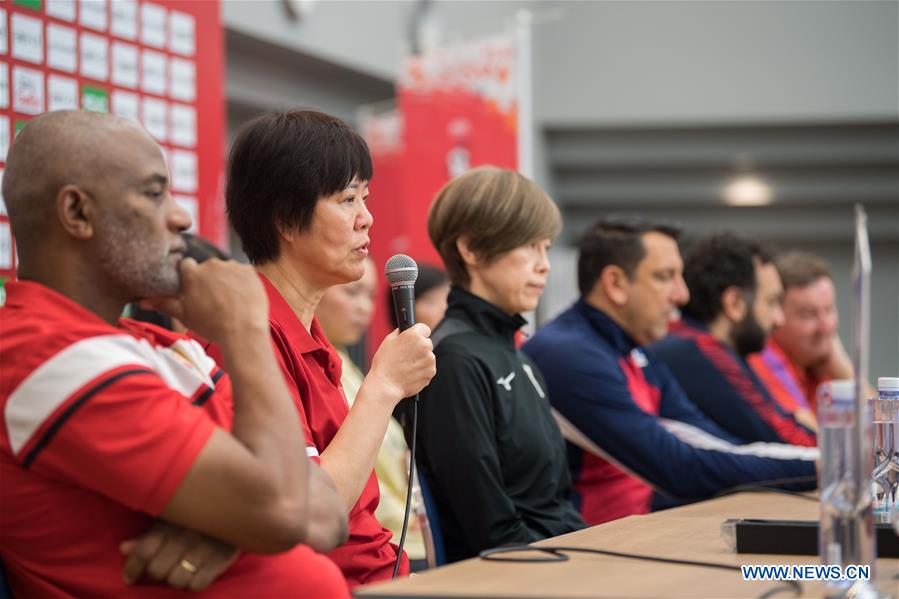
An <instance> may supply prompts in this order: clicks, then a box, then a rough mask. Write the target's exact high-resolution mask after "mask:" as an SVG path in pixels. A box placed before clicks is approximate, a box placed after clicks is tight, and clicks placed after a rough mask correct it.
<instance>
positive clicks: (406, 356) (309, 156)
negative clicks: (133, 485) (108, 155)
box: [226, 110, 434, 587]
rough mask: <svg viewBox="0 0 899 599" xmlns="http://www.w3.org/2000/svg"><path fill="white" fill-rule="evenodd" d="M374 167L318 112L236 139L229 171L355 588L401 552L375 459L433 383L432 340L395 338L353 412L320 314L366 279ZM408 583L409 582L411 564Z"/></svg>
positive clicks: (264, 123) (242, 232) (258, 125)
mask: <svg viewBox="0 0 899 599" xmlns="http://www.w3.org/2000/svg"><path fill="white" fill-rule="evenodd" d="M371 176H372V166H371V157H370V156H369V153H368V147H367V146H366V144H365V141H364V140H363V139H362V138H361V137H360V136H359V135H358V134H357V133H356V132H355V131H353V130H352V129H350V128H349V127H348V126H347V125H346V124H345V123H344V122H343V121H341V120H340V119H337V118H335V117H332V116H329V115H326V114H323V113H320V112H314V111H308V110H302V111H289V112H283V113H275V114H267V115H263V116H261V117H258V118H256V119H254V120H252V121H250V122H249V123H247V124H246V125H245V126H244V127H243V128H242V129H241V131H240V132H239V133H238V135H237V138H236V139H235V141H234V145H233V147H232V150H231V156H230V159H229V164H228V185H227V191H226V203H227V210H228V218H229V220H230V222H231V225H232V226H233V227H234V230H235V231H236V232H237V235H238V236H239V237H240V240H241V243H242V245H243V249H244V252H245V253H246V254H247V257H248V258H249V259H250V261H251V262H252V263H253V264H254V266H255V267H256V270H257V271H258V272H259V276H260V279H262V282H263V284H264V286H265V288H266V291H267V293H268V297H269V324H270V327H271V335H272V342H273V343H274V345H275V348H276V354H277V357H278V360H279V361H280V363H281V367H282V370H283V372H284V375H285V377H286V379H287V381H288V385H289V386H290V387H291V390H292V392H293V393H294V399H295V400H296V406H297V411H298V414H299V417H300V420H301V421H302V424H303V428H304V430H305V432H306V454H307V455H308V456H309V457H310V458H311V459H313V460H316V461H318V462H319V463H320V464H321V467H322V469H323V470H324V471H325V472H326V473H327V474H328V475H329V476H330V477H331V479H332V480H333V482H334V485H335V487H336V488H337V491H338V494H339V495H340V497H341V498H342V499H343V500H344V502H345V503H346V508H347V511H348V512H349V533H350V538H349V541H347V543H346V544H345V545H343V546H341V547H339V548H337V549H336V550H334V551H333V552H331V553H330V554H329V555H330V557H331V558H332V559H333V560H334V561H335V562H336V563H337V565H338V566H340V568H341V570H342V571H343V573H344V575H345V576H346V577H347V581H348V582H349V583H350V586H351V587H352V586H355V585H358V584H364V583H367V582H372V581H376V580H384V579H387V578H389V577H390V575H391V573H392V570H393V566H394V562H395V560H396V558H397V548H396V546H395V545H393V544H392V543H390V542H389V541H390V536H391V535H390V532H389V531H388V530H386V529H384V528H383V527H382V526H381V525H380V524H379V523H378V521H377V519H376V518H375V516H374V511H375V507H376V506H377V505H378V499H379V494H378V482H377V479H376V478H375V475H374V472H373V467H374V464H375V457H376V456H377V454H378V448H379V446H380V444H381V440H382V439H383V438H384V432H385V430H386V429H387V423H388V421H389V419H390V416H391V413H392V411H393V408H394V406H395V405H396V404H397V402H399V401H400V400H401V399H402V398H404V397H408V396H410V395H414V394H415V393H417V392H418V391H419V390H420V389H421V388H422V387H423V386H424V385H425V384H427V382H428V381H429V380H430V378H431V377H432V376H433V374H434V356H433V354H432V352H431V342H430V340H429V339H428V335H429V334H430V330H429V329H428V328H427V327H426V326H424V325H416V326H415V327H413V328H411V329H409V330H408V331H405V332H403V333H402V334H399V333H398V332H397V331H394V332H393V333H391V334H390V335H389V336H388V337H387V338H386V339H385V340H384V342H383V343H382V344H381V347H380V349H379V350H378V352H377V353H376V354H375V356H374V359H373V362H372V366H371V370H370V372H369V375H368V376H367V377H366V378H365V380H364V381H363V383H362V386H361V387H360V388H359V391H358V393H357V395H356V400H355V402H354V403H353V406H352V409H350V408H349V407H348V405H347V402H346V398H345V396H344V393H343V389H342V387H341V386H340V376H341V361H340V358H339V357H338V355H337V352H336V351H335V350H334V348H333V347H332V346H331V344H330V343H329V342H328V340H327V339H326V338H325V335H324V333H323V332H322V329H321V327H320V326H319V324H318V321H317V320H316V319H315V317H314V314H315V309H316V306H317V305H318V303H319V300H320V299H321V297H322V295H323V293H324V292H325V290H326V289H328V288H329V287H331V286H333V285H339V284H343V283H349V282H351V281H355V280H357V279H359V278H360V277H362V275H363V272H364V268H365V261H366V258H367V256H368V247H369V239H368V233H369V229H370V227H371V225H372V216H371V213H370V212H369V211H368V208H367V207H366V198H367V197H368V181H369V179H370V178H371ZM402 563H403V567H402V568H401V572H403V573H405V572H408V560H406V559H405V558H404V559H403V561H402Z"/></svg>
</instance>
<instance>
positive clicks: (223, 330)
mask: <svg viewBox="0 0 899 599" xmlns="http://www.w3.org/2000/svg"><path fill="white" fill-rule="evenodd" d="M166 173H167V169H166V166H165V163H164V161H163V158H162V155H161V153H160V151H159V149H158V147H157V146H156V144H155V143H154V142H153V141H152V139H150V137H149V136H148V135H147V134H146V132H145V131H143V130H142V129H140V127H138V126H137V125H134V124H133V123H130V122H128V121H126V120H124V119H120V118H117V117H112V116H109V115H100V114H96V113H82V112H60V113H50V114H47V115H43V116H41V117H38V118H37V119H35V120H33V121H31V122H30V123H29V124H28V125H27V126H26V127H25V128H24V129H23V130H22V132H21V133H20V134H19V135H18V136H17V138H16V140H15V142H14V143H13V145H12V147H11V149H10V152H9V155H8V161H7V166H6V172H5V177H4V181H3V195H4V198H5V201H6V204H7V210H8V213H9V217H10V220H11V222H12V227H13V231H14V232H15V234H16V240H17V247H18V250H19V252H18V253H19V259H20V266H19V277H20V280H19V281H16V282H12V283H10V284H9V285H8V286H7V303H6V306H5V307H3V308H2V309H0V323H2V324H0V351H2V354H3V368H2V369H0V408H2V410H0V424H2V426H0V478H2V480H3V484H2V485H0V504H2V505H3V510H2V511H0V559H2V561H3V564H4V566H5V568H6V571H7V576H8V578H9V581H10V584H11V586H12V589H13V592H14V594H15V595H16V596H22V597H34V596H41V597H99V596H125V595H127V596H133V597H160V596H175V595H182V594H185V591H181V590H178V589H175V588H170V587H160V586H158V585H152V584H141V585H137V586H134V587H130V588H129V587H127V586H126V583H125V581H124V579H123V577H122V574H121V570H122V566H123V562H124V561H125V560H124V558H123V557H122V555H121V554H120V553H119V545H120V543H122V542H123V541H127V540H128V539H131V538H134V537H135V536H137V535H139V534H141V532H143V531H144V530H146V529H147V527H148V526H149V525H150V524H151V523H152V521H153V517H157V516H158V517H161V518H163V519H165V520H168V521H169V522H171V523H174V524H176V525H179V526H182V527H187V528H191V529H193V530H195V531H197V532H198V533H203V534H205V535H209V536H210V537H216V538H218V539H221V540H222V541H225V542H227V543H229V544H232V545H235V546H237V547H240V548H242V549H244V550H246V551H248V552H253V554H250V553H248V554H246V555H245V556H243V557H240V558H239V559H237V561H236V563H234V565H233V566H231V567H230V568H229V569H228V570H227V572H225V573H224V574H223V575H222V576H221V577H220V578H219V579H218V580H216V581H215V582H214V583H212V585H211V586H209V587H208V589H207V593H208V595H209V596H219V597H221V596H250V595H252V596H266V597H287V596H305V597H322V596H346V595H347V588H346V584H345V582H344V580H343V578H342V576H341V575H340V572H339V571H338V570H337V568H336V567H335V566H334V565H333V563H332V562H331V561H330V560H328V559H327V558H324V557H322V556H319V555H316V554H315V553H314V551H313V550H312V549H310V548H309V547H307V546H303V545H298V543H302V542H307V541H309V540H310V539H312V538H315V539H319V540H321V543H320V546H318V547H317V548H318V549H319V550H328V549H330V548H332V547H333V546H335V545H336V544H337V543H339V542H340V541H342V540H343V538H345V520H344V519H343V514H342V513H341V511H340V510H338V509H335V508H333V507H329V506H332V505H333V504H334V503H335V502H336V499H335V493H334V489H333V488H329V487H328V486H327V485H319V488H317V489H316V492H315V493H314V494H311V493H310V479H311V478H316V477H311V476H310V472H314V469H315V467H314V466H308V465H307V462H306V460H303V459H299V458H300V456H302V455H303V454H304V448H303V443H302V440H301V439H300V438H299V435H300V434H301V433H300V428H299V426H298V425H297V422H296V418H295V416H294V414H295V409H294V407H293V405H292V402H291V401H290V394H289V392H288V390H287V388H286V385H285V382H284V379H283V377H282V376H281V375H280V373H279V370H278V366H277V362H276V360H275V359H274V356H273V355H272V350H271V345H270V341H269V334H268V326H267V322H266V313H267V301H266V298H265V293H264V291H263V289H262V288H261V286H260V285H259V284H258V282H257V280H256V276H255V274H254V273H253V272H252V270H251V269H249V268H248V267H244V266H240V265H237V264H233V263H232V264H228V263H223V262H218V261H212V262H210V263H207V264H204V265H202V266H197V265H196V263H194V262H193V261H192V260H189V259H185V260H182V255H183V251H184V247H183V242H182V241H181V239H180V236H179V233H180V231H182V230H184V229H186V228H187V227H188V226H189V224H190V218H189V217H188V216H187V214H186V213H185V212H184V210H183V209H181V208H180V207H178V205H177V204H176V203H175V202H174V201H173V200H172V198H171V196H170V194H169V189H168V181H167V174H166ZM148 297H151V298H152V297H155V298H159V299H158V300H157V305H158V306H159V307H164V308H165V309H166V310H167V311H169V312H170V313H172V314H173V315H174V316H177V317H178V318H179V319H181V320H183V321H184V322H186V323H188V324H189V325H190V326H191V327H193V328H194V329H195V330H197V331H198V332H200V333H202V334H203V335H204V336H206V337H208V338H209V339H212V340H214V341H216V342H217V343H218V344H219V346H220V347H221V348H222V356H223V364H224V365H225V366H226V367H227V369H228V371H229V373H230V378H229V377H228V376H225V375H223V373H222V372H221V371H220V370H219V369H218V368H217V367H216V366H215V363H214V362H213V361H212V360H211V359H210V358H208V357H207V356H206V355H205V354H204V353H203V352H202V350H201V348H200V347H199V345H198V344H196V343H194V342H192V341H190V340H187V339H185V338H182V337H178V336H175V335H172V334H168V333H166V332H164V331H161V330H159V329H156V328H155V327H152V326H143V325H140V324H137V323H133V322H129V321H122V320H119V314H121V312H122V309H123V308H124V306H125V304H126V303H128V302H129V301H133V300H135V299H140V298H148ZM232 385H233V398H232ZM232 399H233V401H232ZM219 401H222V402H226V403H228V404H229V407H232V408H233V424H234V426H233V433H230V434H229V433H228V432H225V430H223V429H222V428H220V427H219V426H217V425H216V422H214V421H213V419H211V418H210V417H209V415H208V413H207V412H206V411H204V410H203V409H201V408H199V407H198V406H197V405H193V404H200V403H204V404H209V403H210V402H219ZM316 479H317V480H320V479H318V478H316ZM310 514H316V515H318V517H317V518H310ZM322 527H324V528H326V529H327V530H326V531H322V530H321V529H322ZM204 547H205V545H203V546H196V547H194V546H187V547H185V548H184V551H183V552H182V553H179V554H177V555H172V556H170V559H168V567H167V568H161V569H160V564H161V563H162V562H161V561H157V562H156V563H155V564H154V568H155V569H154V570H153V571H151V572H149V573H150V574H151V576H153V577H155V578H158V579H160V580H165V581H167V582H168V583H169V584H170V585H172V586H173V587H179V588H184V589H203V588H205V587H207V585H209V584H210V582H211V579H212V576H213V575H214V574H213V573H210V572H207V569H206V568H205V564H204V560H205V559H206V558H208V557H209V553H208V552H207V550H206V549H205V548H204ZM277 552H281V553H278V555H273V556H265V555H261V554H267V553H277ZM144 582H146V581H144ZM192 595H193V596H196V594H192Z"/></svg>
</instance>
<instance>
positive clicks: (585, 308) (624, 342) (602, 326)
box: [572, 298, 638, 356]
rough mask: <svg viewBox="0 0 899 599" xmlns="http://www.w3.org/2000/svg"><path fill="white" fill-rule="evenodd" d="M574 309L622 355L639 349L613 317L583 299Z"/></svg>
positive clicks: (575, 304) (577, 302)
mask: <svg viewBox="0 0 899 599" xmlns="http://www.w3.org/2000/svg"><path fill="white" fill-rule="evenodd" d="M572 309H573V310H574V311H575V312H577V313H578V314H580V315H581V316H582V317H583V318H584V319H585V320H586V321H587V322H588V323H589V324H590V326H591V327H592V328H593V330H594V331H596V332H597V333H598V334H599V335H600V336H601V337H602V338H603V339H605V340H606V341H607V342H608V343H609V344H610V345H611V346H612V348H613V349H614V350H615V351H616V352H618V353H619V354H620V355H622V356H623V355H625V354H629V353H630V352H631V351H633V350H634V348H636V347H638V345H637V342H636V341H634V339H633V338H632V337H631V336H630V335H628V334H627V332H626V331H625V330H624V329H623V328H621V325H619V324H618V323H617V322H615V321H614V320H612V317H611V316H609V315H608V314H606V313H605V312H603V311H602V310H599V309H598V308H594V307H593V306H591V305H590V304H588V303H587V302H586V301H584V299H583V298H581V299H579V300H578V301H576V302H575V303H574V306H572Z"/></svg>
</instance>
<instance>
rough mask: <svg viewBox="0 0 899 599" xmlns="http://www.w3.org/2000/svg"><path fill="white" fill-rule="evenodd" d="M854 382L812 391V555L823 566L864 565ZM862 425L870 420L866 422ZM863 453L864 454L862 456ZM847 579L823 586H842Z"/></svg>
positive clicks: (863, 491) (865, 504) (867, 509)
mask: <svg viewBox="0 0 899 599" xmlns="http://www.w3.org/2000/svg"><path fill="white" fill-rule="evenodd" d="M866 407H867V406H866ZM855 418H856V408H855V381H852V380H837V381H830V382H827V383H823V384H822V385H821V386H820V387H818V427H819V430H818V447H819V448H820V450H821V476H820V481H819V484H820V489H821V521H820V525H819V528H818V551H819V554H820V556H821V562H822V563H823V564H824V565H828V566H840V567H842V568H844V569H845V567H846V566H849V565H855V564H870V565H871V567H872V570H873V566H874V564H873V561H874V531H873V520H872V512H871V499H870V495H869V493H868V491H869V489H868V485H865V484H861V485H859V484H858V481H856V478H857V477H856V476H855V474H856V472H855V466H854V464H855V463H856V461H857V460H856V458H857V457H858V455H859V454H858V452H859V444H858V443H856V442H854V441H853V431H852V429H853V424H854V423H855ZM863 422H870V421H869V420H868V419H867V418H866V419H865V420H864V421H863ZM867 451H868V450H865V453H867ZM851 584H852V583H851V582H850V581H834V582H830V583H828V586H830V587H831V588H833V587H836V588H848V587H849V586H851Z"/></svg>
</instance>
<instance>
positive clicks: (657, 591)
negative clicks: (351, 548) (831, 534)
mask: <svg viewBox="0 0 899 599" xmlns="http://www.w3.org/2000/svg"><path fill="white" fill-rule="evenodd" d="M728 518H776V519H793V520H817V518H818V504H817V503H816V502H812V501H807V500H805V499H802V498H799V497H792V496H788V495H781V494H774V493H741V494H739V495H732V496H729V497H722V498H719V499H713V500H710V501H704V502H701V503H696V504H693V505H689V506H685V507H681V508H675V509H671V510H666V511H663V512H657V513H654V514H647V515H645V516H630V517H628V518H623V519H621V520H617V521H615V522H609V523H607V524H603V525H600V526H594V527H592V528H588V529H586V530H581V531H579V532H575V533H571V534H567V535H562V536H559V537H555V538H553V539H548V540H546V541H541V542H540V543H537V545H550V546H559V545H567V546H576V547H587V548H595V549H608V550H612V551H620V552H627V553H639V554H641V555H652V556H658V557H664V558H675V559H688V560H697V561H705V562H716V563H721V564H731V565H734V566H739V565H742V564H816V563H818V558H817V557H816V556H798V555H757V554H756V555H750V554H739V555H738V554H737V553H735V552H733V551H732V550H731V549H729V548H728V546H727V545H726V544H725V542H724V541H723V540H722V538H721V523H722V522H724V521H725V520H727V519H728ZM569 556H570V559H569V561H566V562H548V563H502V562H488V561H483V560H480V559H470V560H466V561H464V562H459V563H456V564H452V565H449V566H445V567H443V568H438V569H435V570H429V571H427V572H425V573H423V574H422V575H420V576H416V577H413V578H408V579H404V580H399V581H396V582H388V583H381V584H377V585H372V586H369V587H365V588H364V589H359V590H357V591H356V593H355V595H356V596H357V597H360V598H366V599H372V598H387V597H397V598H408V597H430V598H438V597H439V598H450V597H465V598H473V597H483V598H494V597H503V598H506V597H508V598H512V597H516V598H517V597H522V598H537V597H539V598H548V597H560V598H568V597H578V598H586V597H591V598H592V597H715V598H723V597H759V596H760V595H763V594H764V593H766V592H767V591H769V590H772V589H775V588H778V589H780V592H777V593H776V594H773V595H771V596H772V597H774V598H775V599H777V598H779V597H784V598H786V597H792V596H794V595H793V591H792V590H791V589H790V588H789V587H787V586H786V585H785V584H784V583H783V582H775V581H766V582H746V581H744V580H743V577H742V575H741V574H740V572H736V571H727V570H718V569H712V568H702V567H696V566H684V565H676V564H663V563H657V562H647V561H642V560H633V559H625V558H617V557H608V556H603V555H590V554H582V553H571V554H569ZM897 573H899V559H880V560H877V581H878V583H877V588H878V589H879V590H882V591H886V592H888V593H890V594H892V595H893V596H894V597H899V580H897V579H896V578H894V577H895V576H896V575H897ZM801 584H802V591H803V592H802V597H822V596H824V593H825V587H824V585H823V584H822V583H818V582H805V581H804V582H802V583H801Z"/></svg>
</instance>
